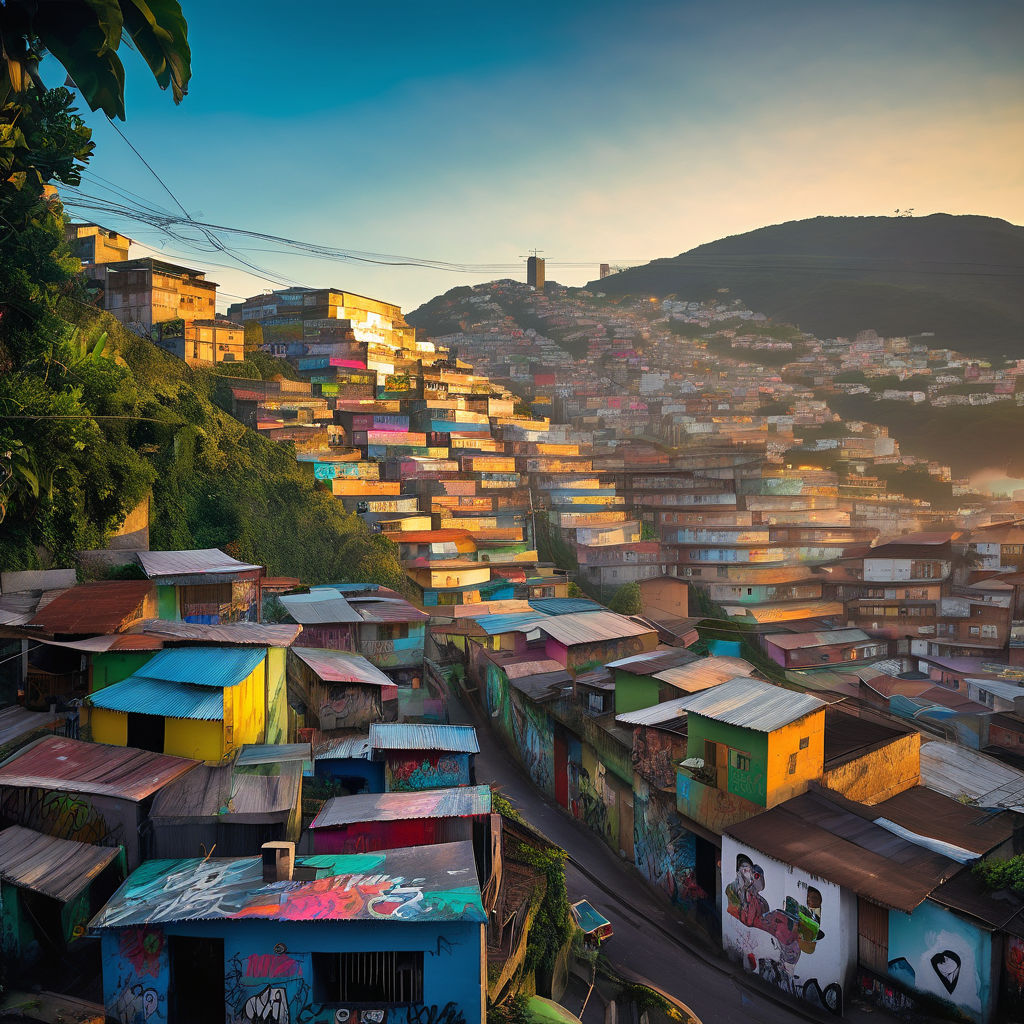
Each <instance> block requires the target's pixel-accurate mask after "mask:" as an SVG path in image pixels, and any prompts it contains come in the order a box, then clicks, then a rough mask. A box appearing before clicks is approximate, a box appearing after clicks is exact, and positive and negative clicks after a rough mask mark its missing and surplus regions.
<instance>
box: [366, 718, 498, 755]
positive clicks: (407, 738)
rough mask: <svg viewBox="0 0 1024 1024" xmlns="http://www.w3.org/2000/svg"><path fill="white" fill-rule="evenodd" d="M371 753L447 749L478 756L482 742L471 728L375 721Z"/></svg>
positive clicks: (371, 732)
mask: <svg viewBox="0 0 1024 1024" xmlns="http://www.w3.org/2000/svg"><path fill="white" fill-rule="evenodd" d="M370 747H371V749H372V750H446V751H449V752H451V753H457V754H478V753H479V752H480V743H479V741H478V740H477V736H476V729H474V728H473V726H471V725H424V724H420V723H414V722H374V723H373V724H371V726H370Z"/></svg>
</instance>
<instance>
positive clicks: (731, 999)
mask: <svg viewBox="0 0 1024 1024" xmlns="http://www.w3.org/2000/svg"><path fill="white" fill-rule="evenodd" d="M449 712H450V714H451V720H452V721H453V722H465V723H470V724H473V725H476V726H477V729H478V732H479V736H480V746H481V751H480V753H479V754H478V755H477V759H476V774H477V781H478V782H482V783H494V784H495V785H497V786H499V787H500V788H501V791H502V792H503V793H504V794H505V796H507V797H508V798H509V799H510V800H511V801H512V802H513V803H514V804H515V805H516V807H517V808H518V809H519V811H520V812H521V813H522V814H523V816H524V817H526V819H527V820H528V821H529V822H530V823H531V824H532V825H534V826H535V827H536V828H538V829H540V831H541V832H543V833H544V834H545V835H546V836H547V837H548V838H549V839H551V840H552V841H553V842H555V843H557V844H558V845H559V846H561V847H562V848H563V849H564V850H565V851H566V852H567V853H568V854H569V858H570V863H569V864H568V865H567V868H566V883H567V886H568V889H569V895H570V897H571V898H572V899H574V900H576V899H581V898H584V897H586V898H587V899H588V900H590V902H591V903H592V904H593V905H594V906H595V907H597V909H598V910H600V911H601V913H603V914H604V915H605V916H606V917H607V918H608V919H609V920H610V921H611V922H612V923H613V925H614V927H615V935H614V937H613V938H612V939H611V940H610V941H609V942H608V943H607V944H606V946H605V947H604V952H605V953H606V954H607V956H608V958H609V960H611V962H612V963H613V965H614V966H615V967H616V968H617V969H618V970H619V972H620V973H621V974H623V975H624V976H626V977H632V978H633V979H634V980H637V981H643V982H644V983H646V984H648V985H650V986H651V987H653V988H657V989H660V990H661V991H662V992H664V993H666V994H668V995H670V996H672V997H674V998H675V999H678V1000H681V1001H682V1002H683V1003H685V1004H686V1005H687V1006H688V1007H690V1009H691V1010H692V1011H693V1012H694V1013H695V1014H696V1015H697V1016H698V1017H699V1018H700V1020H701V1021H702V1022H703V1024H794V1022H795V1021H799V1020H801V1019H804V1020H806V1019H811V1020H820V1021H829V1022H834V1021H835V1020H836V1018H835V1017H830V1016H828V1015H827V1014H824V1013H819V1012H817V1011H815V1010H814V1009H813V1008H812V1007H810V1006H807V1008H806V1011H805V1010H804V1008H803V1007H801V1006H799V1005H798V1004H794V1003H789V1002H787V1001H785V1000H783V999H781V998H780V999H776V998H774V997H769V996H768V995H766V994H764V993H763V992H762V991H760V990H759V989H760V983H759V982H758V981H757V980H756V979H751V978H749V977H746V976H744V975H743V974H742V972H739V971H738V969H736V968H734V967H733V966H732V965H731V964H729V963H728V962H726V961H725V960H724V958H720V957H717V956H715V954H714V953H713V952H712V951H708V950H703V951H702V950H700V949H699V948H691V947H690V946H688V945H687V944H684V943H683V942H682V941H681V940H680V939H679V938H678V936H679V935H680V934H681V933H686V932H687V931H688V930H690V931H692V930H691V929H689V928H688V926H687V925H686V924H685V923H684V922H683V921H682V919H681V918H680V917H679V916H678V915H677V914H676V913H675V912H674V908H673V907H672V905H671V904H669V903H668V901H667V900H661V899H660V898H659V897H658V896H657V894H656V893H654V892H653V891H652V890H651V889H650V888H649V887H648V886H647V885H646V883H644V882H643V881H642V880H641V878H640V875H639V874H638V873H637V872H636V871H635V870H634V869H633V868H632V867H630V866H629V865H626V864H625V863H624V862H623V861H621V860H620V859H619V858H618V857H617V856H616V855H615V854H613V853H612V852H611V850H610V849H608V847H607V846H606V845H605V844H604V843H602V842H601V841H600V840H599V839H598V838H597V837H596V836H595V835H594V834H593V833H592V832H590V831H589V830H587V829H586V828H585V827H583V826H582V825H580V824H579V823H578V822H576V821H575V820H574V819H572V818H571V817H570V816H569V815H568V814H566V813H565V812H564V811H562V810H561V808H559V807H558V806H557V805H556V804H555V803H554V802H553V801H550V800H548V799H547V798H546V797H545V796H544V795H543V794H542V793H540V791H538V790H537V789H536V788H535V787H534V786H533V784H532V783H531V781H530V779H529V777H528V776H527V774H526V773H525V771H524V770H523V769H522V767H521V766H520V765H519V763H518V762H517V761H516V760H515V759H514V758H513V757H512V756H511V755H510V754H509V753H508V751H507V750H506V748H505V746H504V745H503V744H502V742H501V740H500V739H499V738H498V737H497V736H496V735H495V734H494V733H492V732H491V730H490V727H489V724H488V723H487V722H485V721H483V720H482V719H481V718H480V716H478V715H476V714H475V713H474V711H473V710H472V709H467V708H466V707H465V706H464V705H461V704H459V705H456V702H454V701H453V702H452V704H451V706H450V708H449ZM602 884H603V886H604V887H603V888H601V885H602ZM589 1010H590V1008H589V1007H588V1014H587V1019H588V1020H589V1019H590V1012H589ZM885 1018H886V1015H885V1014H884V1013H881V1012H875V1013H870V1012H865V1011H860V1010H858V1009H856V1008H853V1007H847V1012H846V1015H845V1017H844V1019H845V1020H847V1021H850V1020H853V1021H864V1022H867V1021H875V1022H878V1021H879V1020H884V1019H885Z"/></svg>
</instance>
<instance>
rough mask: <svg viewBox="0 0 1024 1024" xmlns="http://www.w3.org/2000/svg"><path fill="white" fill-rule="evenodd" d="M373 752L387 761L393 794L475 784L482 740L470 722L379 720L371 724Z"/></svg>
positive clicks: (388, 786)
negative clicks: (474, 764)
mask: <svg viewBox="0 0 1024 1024" xmlns="http://www.w3.org/2000/svg"><path fill="white" fill-rule="evenodd" d="M370 751H371V756H372V757H373V759H374V760H376V761H383V762H384V787H385V790H386V791H387V792H389V793H390V792H395V791H401V790H406V791H407V790H414V789H443V788H446V787H449V786H470V785H472V784H473V782H474V775H475V772H474V769H473V758H474V755H476V754H478V753H479V752H480V743H479V741H478V740H477V736H476V729H474V728H473V726H471V725H416V724H412V723H402V724H397V723H392V724H387V723H386V724H380V723H377V724H374V725H371V726H370Z"/></svg>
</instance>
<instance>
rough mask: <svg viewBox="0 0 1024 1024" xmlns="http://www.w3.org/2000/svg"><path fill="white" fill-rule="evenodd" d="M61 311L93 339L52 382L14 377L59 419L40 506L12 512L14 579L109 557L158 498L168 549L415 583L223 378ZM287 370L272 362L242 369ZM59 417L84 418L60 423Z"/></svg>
mask: <svg viewBox="0 0 1024 1024" xmlns="http://www.w3.org/2000/svg"><path fill="white" fill-rule="evenodd" d="M61 313H62V315H63V316H65V317H66V318H67V319H68V320H73V321H74V322H75V325H76V326H77V327H78V328H79V335H78V338H79V342H78V344H80V345H83V350H82V354H81V357H80V358H79V359H78V360H76V361H73V360H70V359H67V360H65V362H64V363H63V364H58V365H63V369H64V372H63V373H60V374H58V373H57V371H56V370H54V369H53V367H52V364H51V368H50V370H48V371H47V372H46V373H45V374H43V373H42V372H40V371H38V370H36V369H33V367H31V366H26V367H25V368H24V369H23V370H18V371H15V372H12V373H11V374H10V378H11V379H10V380H9V383H10V384H12V385H13V386H14V392H13V393H14V394H17V395H18V398H19V402H20V404H21V408H22V409H23V410H24V412H25V413H28V414H32V415H33V416H43V417H45V419H42V420H35V421H34V425H33V426H32V427H30V428H26V429H27V433H26V435H25V439H24V443H25V446H26V449H28V447H29V445H32V442H33V441H38V442H39V444H38V446H37V447H35V448H34V451H33V458H32V465H33V467H34V469H35V472H36V474H37V475H39V476H40V477H41V483H42V486H41V487H40V495H39V497H38V498H36V499H33V498H31V497H30V496H27V495H23V497H22V500H20V501H12V502H11V504H10V507H9V508H8V514H7V517H6V519H5V520H4V521H3V525H2V527H0V570H4V571H6V570H14V569H23V568H33V567H37V566H46V565H47V564H48V563H50V562H51V561H52V562H53V563H54V564H57V565H66V564H69V563H70V562H71V561H72V560H73V559H74V555H75V552H76V551H77V550H79V549H81V548H85V547H99V546H102V544H103V542H104V534H105V532H106V531H109V530H110V529H112V528H114V527H116V526H117V525H119V523H120V521H121V520H122V519H123V517H124V515H125V513H126V512H127V511H128V510H130V509H131V508H132V507H133V506H134V505H135V504H136V503H137V502H138V501H139V500H140V499H141V498H142V497H143V496H144V495H145V494H146V492H147V491H150V490H151V492H152V501H151V527H150V544H151V546H152V547H153V548H154V549H175V548H192V547H198V548H204V547H219V548H222V549H225V550H227V551H228V552H229V553H230V554H232V555H234V556H235V557H237V558H240V559H243V560H245V561H251V562H256V563H259V564H261V565H265V566H266V567H267V570H268V572H269V573H270V574H271V575H286V576H298V577H300V578H301V579H302V580H303V582H306V583H327V582H336V581H343V580H371V579H372V580H375V581H378V582H381V583H384V584H386V585H389V586H397V587H402V586H403V574H402V572H401V568H400V566H399V564H398V560H397V549H396V548H395V547H394V545H392V544H391V543H390V542H389V541H387V540H385V539H384V538H383V537H380V536H378V535H374V534H371V533H370V532H369V531H368V530H367V529H366V527H365V526H364V525H363V523H362V522H361V521H360V520H359V519H358V518H357V517H355V516H351V515H348V514H346V513H345V511H344V509H343V508H342V506H341V504H340V503H339V502H338V501H336V500H335V499H334V497H333V496H332V495H331V493H330V492H329V491H327V490H326V489H324V488H323V487H322V485H320V484H318V483H317V482H316V481H315V480H314V479H313V475H312V471H311V469H310V467H308V466H303V465H301V464H299V463H297V462H296V461H295V454H294V451H293V450H292V448H291V446H289V445H281V444H276V443H273V442H270V441H267V440H265V439H264V438H262V437H260V436H259V435H258V434H257V433H256V432H254V431H252V430H249V429H248V428H246V427H244V426H243V425H242V424H241V423H239V422H238V421H237V420H235V419H234V418H233V417H231V416H230V415H228V413H227V412H225V411H224V410H223V409H220V408H218V407H217V406H216V405H215V404H214V401H213V396H214V392H215V390H216V384H217V380H218V377H217V375H216V374H215V373H214V371H212V370H205V369H190V368H189V367H188V366H186V365H185V364H184V363H182V362H181V361H180V360H177V359H175V358H174V357H173V356H170V355H168V354H167V353H165V352H163V351H162V350H160V349H159V348H157V347H156V346H155V345H153V344H152V343H150V342H149V341H147V340H144V339H142V338H139V337H136V336H135V335H134V334H131V333H130V332H128V331H126V330H124V329H123V328H122V327H121V325H120V324H118V323H117V321H115V320H114V319H113V318H112V317H110V316H108V315H107V314H104V313H100V312H99V311H97V310H94V309H91V308H88V307H83V306H81V305H73V304H71V303H68V304H67V305H66V306H65V307H64V308H62V310H61ZM104 331H105V332H107V334H108V341H107V344H106V347H105V348H104V349H103V350H102V351H101V352H99V353H97V352H95V341H96V340H97V339H98V337H99V336H100V335H101V333H102V332H104ZM81 339H90V341H91V343H92V344H93V351H92V352H89V353H87V354H86V353H85V351H84V347H85V346H84V342H82V341H81ZM280 369H281V366H280V364H278V361H277V360H271V359H269V357H264V359H263V360H261V362H260V363H259V364H249V363H242V364H238V366H237V367H233V368H232V372H233V373H234V374H236V375H239V376H259V375H261V374H266V375H267V376H269V375H270V374H271V373H278V372H280ZM285 369H287V368H285ZM15 377H16V378H17V380H14V379H13V378H15ZM58 410H59V412H60V413H62V414H63V413H65V412H70V414H71V415H70V416H63V417H62V418H61V419H60V420H58V419H57V418H56V417H55V416H54V412H55V411H58ZM83 413H85V415H83ZM66 420H71V421H72V422H73V425H69V423H68V422H65V421H66ZM8 443H10V442H8ZM15 444H16V445H17V444H18V442H15ZM51 474H52V476H51ZM49 480H52V484H53V486H52V492H51V491H50V490H49V487H48V482H49Z"/></svg>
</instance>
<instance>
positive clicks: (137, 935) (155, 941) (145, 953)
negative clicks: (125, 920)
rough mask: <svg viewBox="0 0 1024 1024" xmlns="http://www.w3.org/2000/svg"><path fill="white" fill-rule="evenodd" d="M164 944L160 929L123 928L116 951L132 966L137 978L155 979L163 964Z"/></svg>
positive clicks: (142, 927)
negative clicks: (147, 977) (146, 976)
mask: <svg viewBox="0 0 1024 1024" xmlns="http://www.w3.org/2000/svg"><path fill="white" fill-rule="evenodd" d="M166 942H167V940H166V939H165V937H164V933H163V929H162V928H147V927H146V926H145V925H139V926H138V927H135V928H125V929H124V931H122V932H121V933H120V935H119V936H118V951H119V952H120V954H121V956H122V957H123V958H124V959H125V960H127V961H128V963H130V964H131V965H132V970H134V971H135V974H136V975H137V976H138V977H143V976H145V975H149V976H150V977H153V978H156V977H157V976H158V975H159V974H160V969H161V966H162V965H163V963H164V958H165V950H164V947H165V945H166Z"/></svg>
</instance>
